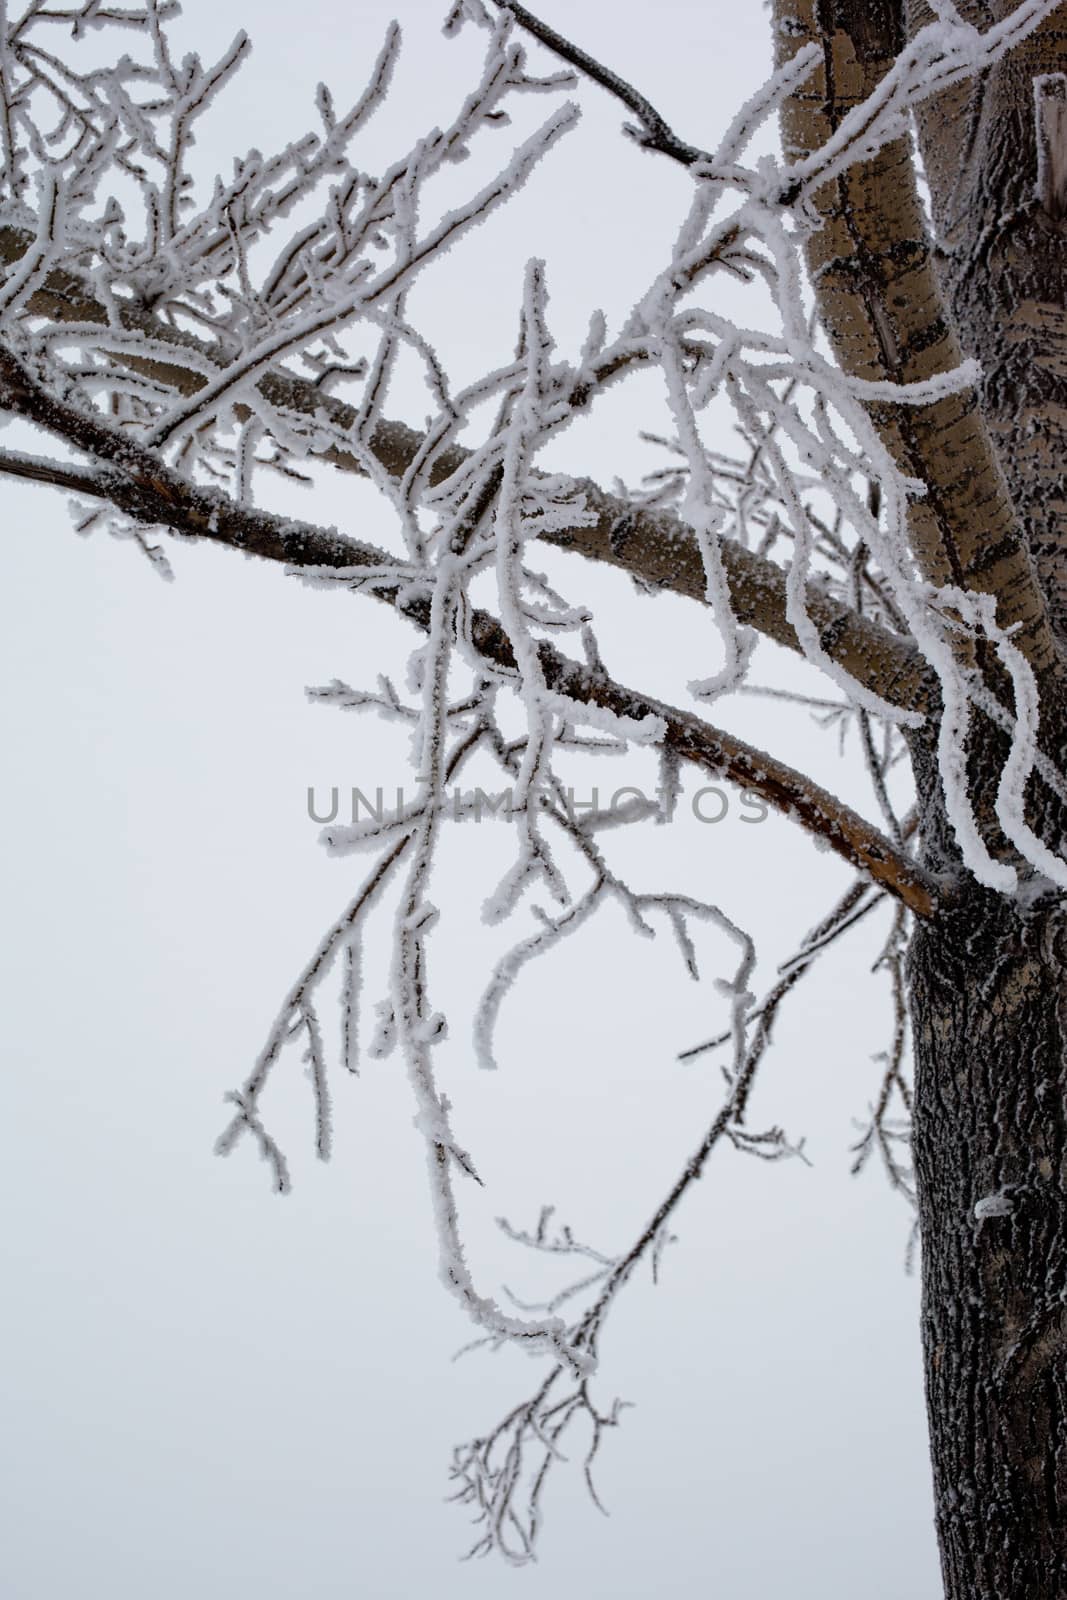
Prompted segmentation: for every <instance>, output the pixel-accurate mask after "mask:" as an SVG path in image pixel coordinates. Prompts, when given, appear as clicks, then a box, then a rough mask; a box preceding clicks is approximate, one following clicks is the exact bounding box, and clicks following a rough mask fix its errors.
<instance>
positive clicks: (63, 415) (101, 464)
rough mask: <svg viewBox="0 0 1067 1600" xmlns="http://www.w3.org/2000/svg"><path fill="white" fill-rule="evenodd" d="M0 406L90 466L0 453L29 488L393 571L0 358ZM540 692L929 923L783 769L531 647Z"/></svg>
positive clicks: (252, 544) (928, 896) (417, 605)
mask: <svg viewBox="0 0 1067 1600" xmlns="http://www.w3.org/2000/svg"><path fill="white" fill-rule="evenodd" d="M0 406H3V407H4V408H5V409H7V410H9V411H11V412H13V413H14V414H15V415H17V416H20V417H23V418H24V419H26V420H27V421H29V422H32V423H35V424H36V425H37V426H38V427H40V428H43V429H45V430H46V431H47V432H49V433H51V434H53V435H55V436H56V437H58V438H60V439H62V440H64V441H66V442H67V443H68V444H70V445H72V446H74V448H75V449H77V450H78V451H81V452H83V453H85V454H87V455H89V456H90V457H91V458H92V464H91V465H90V466H88V467H85V468H75V467H68V466H65V465H60V464H54V465H53V464H52V463H49V462H47V461H42V460H40V459H39V458H36V457H30V456H20V455H15V454H6V455H0V470H3V471H7V472H9V473H12V474H14V475H15V476H19V477H23V478H27V479H30V480H33V481H36V482H52V483H55V484H56V485H57V486H59V487H62V488H64V489H67V490H70V491H73V492H75V493H79V494H84V495H89V496H92V497H95V498H97V499H100V500H104V501H106V502H107V503H108V504H109V505H111V506H114V507H116V508H117V509H118V510H120V511H121V512H123V513H125V514H126V515H127V516H130V517H132V518H134V519H136V520H137V521H139V522H142V523H145V524H147V525H151V526H161V527H166V528H170V529H171V530H173V531H174V532H176V533H179V534H184V535H187V536H190V535H191V536H193V537H195V538H200V539H210V540H212V541H213V542H215V543H219V544H225V545H228V546H230V547H231V548H234V549H238V550H241V551H243V552H245V553H246V554H250V555H258V556H261V557H264V558H266V559H269V560H274V561H281V562H284V563H285V564H287V565H290V566H297V567H304V568H328V569H332V570H335V571H336V570H344V571H350V572H351V573H352V575H353V579H354V580H356V579H358V577H359V574H360V571H361V570H362V571H363V572H364V573H365V574H366V575H368V576H369V575H370V574H371V573H378V574H381V573H383V572H385V573H388V571H389V569H391V568H392V569H395V568H396V567H397V566H398V565H399V564H400V563H398V561H397V558H396V557H394V556H391V555H390V554H389V553H388V552H386V551H383V550H379V549H377V548H375V547H374V546H373V545H367V544H362V543H357V542H356V541H354V540H349V539H346V538H344V537H342V536H341V535H340V534H338V533H336V532H335V531H333V530H328V529H322V528H319V527H317V526H315V525H314V524H310V523H300V522H294V521H293V520H291V519H287V518H283V517H278V516H274V515H272V514H271V513H269V512H265V511H262V510H259V509H258V508H252V507H248V506H244V505H241V504H239V503H238V502H237V501H234V500H232V499H230V497H229V496H227V495H225V494H223V493H222V492H221V491H220V490H218V489H205V488H201V487H200V486H198V485H195V484H192V483H190V482H189V480H188V479H187V478H184V477H182V476H181V474H180V473H178V472H176V471H175V470H174V469H173V468H171V467H170V466H168V465H167V464H166V462H164V461H163V460H162V459H161V458H160V457H159V455H158V454H157V453H156V452H154V451H152V450H148V449H146V448H145V447H144V446H142V445H139V444H137V443H136V442H135V441H133V440H131V439H129V438H128V437H126V436H124V435H123V434H121V433H120V432H118V430H117V429H114V428H112V427H110V426H109V425H108V424H107V423H105V422H104V421H102V420H101V419H100V418H99V417H98V416H96V415H95V414H94V413H91V412H89V411H85V410H82V409H80V408H79V407H77V406H72V405H71V404H69V403H68V402H66V401H64V400H61V399H59V398H58V397H56V396H54V395H52V394H51V393H49V392H48V390H47V389H45V387H44V386H43V385H42V384H41V383H39V382H38V381H37V380H36V379H35V378H34V376H33V375H32V373H30V372H29V371H28V370H27V368H26V367H25V366H23V365H22V363H21V362H19V361H18V360H17V358H16V357H15V356H14V355H12V354H11V353H10V352H8V351H5V350H3V349H0ZM368 587H369V588H370V592H372V593H374V594H375V595H376V597H377V598H379V599H382V600H385V601H387V602H388V603H390V604H391V605H393V606H394V607H395V609H397V610H398V611H400V612H401V614H403V615H404V616H406V617H407V618H408V619H409V620H411V621H413V622H415V623H416V624H418V625H419V626H420V627H423V628H425V627H427V626H428V625H429V620H430V602H429V599H428V598H427V597H426V595H425V593H424V592H422V591H420V589H419V588H418V586H417V585H412V584H410V583H406V582H403V581H402V580H398V579H394V580H392V581H390V580H389V579H388V578H385V579H384V580H382V579H380V578H379V579H378V580H376V581H375V582H374V583H373V584H371V585H368ZM471 638H472V641H473V643H474V645H475V648H476V649H477V650H478V652H479V654H480V655H481V656H482V657H483V658H484V659H485V660H486V661H487V662H488V663H491V664H492V665H493V666H494V667H496V668H498V669H503V670H505V671H507V672H510V671H513V670H514V669H515V658H514V655H513V652H512V647H511V642H510V640H509V638H508V636H507V634H506V633H505V631H504V629H503V628H502V626H501V624H500V623H499V622H498V621H497V619H496V618H495V617H492V616H490V615H489V614H488V613H486V612H481V611H479V612H475V614H474V616H473V619H472V623H471ZM539 649H540V656H541V664H542V670H543V672H544V677H545V682H546V685H547V686H548V687H549V688H550V689H552V690H553V691H554V692H556V693H558V694H561V695H563V696H565V697H567V698H568V699H571V700H574V701H576V702H577V703H578V704H580V705H589V706H596V707H599V708H601V709H603V710H607V711H610V712H612V713H613V714H615V715H616V716H621V717H627V718H632V719H635V720H638V721H643V720H646V719H650V718H659V719H662V722H663V725H664V734H663V739H664V743H665V744H666V745H667V746H668V747H669V748H670V749H672V750H673V751H674V752H675V753H676V754H677V755H678V756H680V757H681V758H682V759H684V760H686V761H688V762H690V763H692V764H693V765H695V766H697V767H699V768H700V769H701V770H702V771H704V772H707V773H709V774H711V775H712V776H714V777H718V778H723V779H726V780H728V781H730V782H732V783H736V784H739V785H741V786H742V787H744V788H747V789H750V790H752V791H753V792H754V793H756V794H759V795H761V796H763V798H764V799H766V800H767V802H768V803H769V804H770V805H772V806H774V807H775V809H776V810H779V811H782V812H785V813H786V814H788V815H789V816H791V817H793V818H794V819H795V820H796V821H798V822H799V823H800V824H801V826H802V827H803V828H804V829H805V830H806V831H807V832H808V833H810V834H812V835H813V836H814V837H815V838H817V839H821V840H823V841H825V844H826V845H827V846H828V847H829V848H830V849H832V850H833V851H835V852H836V853H837V854H838V855H840V856H842V857H843V858H844V859H845V860H846V861H848V862H849V863H850V864H851V865H852V866H854V867H858V868H859V869H860V870H861V871H863V872H865V873H867V874H869V876H870V877H871V878H872V880H873V881H874V882H876V883H879V884H881V885H883V886H884V887H885V888H886V889H887V890H888V891H889V892H890V893H891V894H893V895H895V896H896V897H897V898H898V899H899V900H901V901H902V902H903V903H904V904H905V905H907V906H908V907H909V908H910V909H911V910H912V911H914V912H916V914H917V915H919V916H922V917H929V916H932V915H933V914H934V912H935V911H936V909H937V905H938V901H939V892H938V886H937V884H936V882H935V880H933V879H932V878H931V877H930V876H929V875H928V874H926V873H924V872H923V870H922V869H921V868H920V867H918V866H917V865H916V863H915V862H913V861H912V860H911V859H910V858H909V857H908V856H907V855H906V854H905V853H904V852H902V851H901V850H899V849H898V848H897V847H896V846H895V845H894V844H893V843H892V842H891V841H890V840H889V839H887V838H885V837H884V836H883V835H882V834H881V833H880V832H879V831H878V829H877V828H875V827H873V826H872V825H871V824H870V823H868V822H866V821H865V820H864V819H863V818H862V817H859V816H858V815H857V814H856V813H855V812H854V811H852V810H851V809H850V808H849V807H848V806H846V805H844V804H842V802H841V801H840V800H838V799H837V798H836V797H835V796H834V795H831V794H829V793H828V792H827V791H826V790H824V789H822V788H820V787H819V786H818V785H817V784H815V783H813V782H812V780H811V779H809V778H808V777H806V776H804V775H803V774H801V773H798V772H796V771H794V770H793V769H792V768H791V767H788V766H786V765H785V764H784V763H783V762H780V761H777V760H776V759H775V758H774V757H772V756H769V755H767V754H765V753H764V752H763V751H760V750H757V749H755V748H754V747H753V746H751V745H749V744H746V743H745V741H744V740H741V739H738V738H736V737H735V736H734V735H732V734H729V733H726V732H724V731H723V730H721V729H718V728H713V727H711V726H709V724H707V723H706V722H703V721H702V720H701V719H700V718H699V717H696V716H694V715H692V714H691V713H689V712H686V711H681V710H678V709H676V708H674V707H672V706H668V705H665V704H664V703H663V702H661V701H658V700H654V699H652V698H650V697H649V696H647V695H642V694H639V693H638V692H636V691H634V690H631V689H627V688H626V687H624V686H623V685H621V684H618V683H616V682H615V681H614V680H613V679H611V678H610V677H608V676H607V674H606V673H604V672H603V671H602V670H598V669H596V668H593V667H590V666H587V665H582V664H580V663H578V662H575V661H571V660H569V659H568V658H567V657H566V656H563V655H561V654H560V653H559V652H558V651H557V650H555V649H554V648H553V647H552V646H551V645H548V644H545V643H543V644H541V645H540V646H539Z"/></svg>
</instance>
